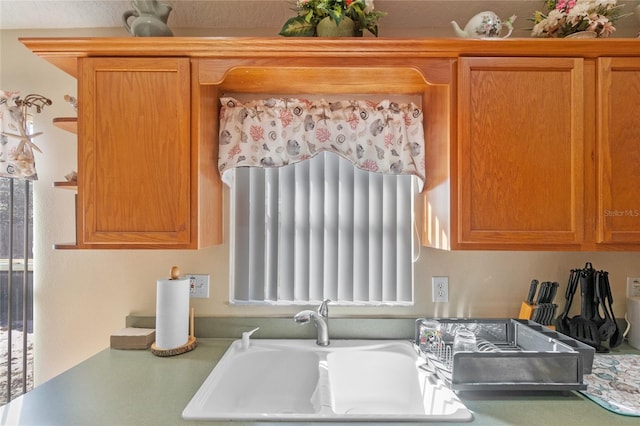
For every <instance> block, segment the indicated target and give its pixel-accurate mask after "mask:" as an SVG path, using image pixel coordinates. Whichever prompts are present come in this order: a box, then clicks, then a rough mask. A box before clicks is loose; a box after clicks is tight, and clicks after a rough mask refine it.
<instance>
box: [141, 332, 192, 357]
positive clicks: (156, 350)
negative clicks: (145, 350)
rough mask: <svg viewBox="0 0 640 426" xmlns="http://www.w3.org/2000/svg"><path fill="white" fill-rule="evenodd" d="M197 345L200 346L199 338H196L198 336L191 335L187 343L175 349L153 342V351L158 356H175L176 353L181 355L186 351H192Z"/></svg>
mask: <svg viewBox="0 0 640 426" xmlns="http://www.w3.org/2000/svg"><path fill="white" fill-rule="evenodd" d="M196 346H198V340H197V339H196V337H195V336H189V340H187V343H185V344H184V345H182V346H179V347H177V348H173V349H161V348H158V347H157V346H156V343H155V342H153V344H151V353H152V354H154V355H156V356H174V355H180V354H183V353H185V352H189V351H192V350H194V349H195V348H196Z"/></svg>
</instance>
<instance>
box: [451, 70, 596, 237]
mask: <svg viewBox="0 0 640 426" xmlns="http://www.w3.org/2000/svg"><path fill="white" fill-rule="evenodd" d="M458 78H459V80H458V92H459V93H458V100H459V104H458V138H457V164H456V163H454V165H453V166H454V168H455V167H456V166H457V168H458V170H457V173H456V172H455V171H454V172H453V176H457V179H458V180H457V183H456V185H454V189H457V194H456V195H457V197H455V198H454V201H455V202H457V208H456V206H455V205H454V208H453V212H454V216H453V219H454V220H455V222H454V223H456V224H457V225H456V227H454V228H453V230H452V234H453V235H452V237H453V239H452V247H453V248H488V249H492V248H496V249H500V248H514V247H516V248H521V249H529V248H530V249H540V248H545V247H548V248H554V247H555V248H559V246H566V248H575V247H577V245H578V244H579V243H580V241H581V240H582V238H583V234H584V212H583V206H584V175H583V170H584V168H583V162H584V159H583V152H584V151H583V149H584V148H583V122H584V108H585V107H584V99H583V89H584V88H583V78H584V77H583V61H582V59H570V58H461V59H460V62H459V77H458ZM454 152H456V151H454ZM455 215H457V217H456V216H455ZM456 232H457V234H456Z"/></svg>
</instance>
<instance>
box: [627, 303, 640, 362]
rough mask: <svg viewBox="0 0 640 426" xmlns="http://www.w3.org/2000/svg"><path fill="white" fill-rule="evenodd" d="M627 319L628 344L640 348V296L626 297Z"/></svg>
mask: <svg viewBox="0 0 640 426" xmlns="http://www.w3.org/2000/svg"><path fill="white" fill-rule="evenodd" d="M627 321H629V324H630V325H631V328H630V329H629V335H628V337H629V344H630V345H631V346H633V347H634V348H636V349H640V297H627Z"/></svg>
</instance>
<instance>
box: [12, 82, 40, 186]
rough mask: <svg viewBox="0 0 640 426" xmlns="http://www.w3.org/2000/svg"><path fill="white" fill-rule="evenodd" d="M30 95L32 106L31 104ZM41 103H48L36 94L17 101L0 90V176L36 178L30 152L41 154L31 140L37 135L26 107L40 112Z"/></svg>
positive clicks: (17, 98)
mask: <svg viewBox="0 0 640 426" xmlns="http://www.w3.org/2000/svg"><path fill="white" fill-rule="evenodd" d="M30 96H31V97H32V98H33V99H34V100H35V103H33V104H31V102H30V100H29V97H30ZM43 102H44V104H43ZM45 104H46V105H49V104H51V101H50V100H48V99H46V98H43V97H41V96H39V95H28V96H27V98H25V99H20V96H18V92H9V91H4V90H0V176H3V177H10V178H20V179H29V180H37V179H38V174H37V173H36V162H35V157H34V153H33V152H34V151H38V152H42V151H40V148H38V146H37V145H36V144H35V143H34V142H33V138H35V137H36V136H38V135H40V133H33V129H32V125H31V124H32V123H31V120H30V116H29V114H28V113H27V107H28V106H34V107H35V108H36V109H37V112H40V110H41V108H42V106H44V105H45Z"/></svg>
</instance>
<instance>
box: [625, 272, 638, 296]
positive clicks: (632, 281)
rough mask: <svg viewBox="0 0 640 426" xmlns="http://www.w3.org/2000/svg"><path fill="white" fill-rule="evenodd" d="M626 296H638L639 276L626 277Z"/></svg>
mask: <svg viewBox="0 0 640 426" xmlns="http://www.w3.org/2000/svg"><path fill="white" fill-rule="evenodd" d="M627 297H640V277H627Z"/></svg>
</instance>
